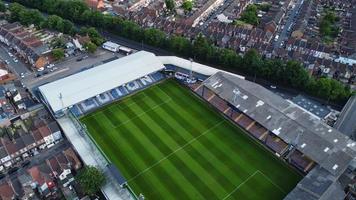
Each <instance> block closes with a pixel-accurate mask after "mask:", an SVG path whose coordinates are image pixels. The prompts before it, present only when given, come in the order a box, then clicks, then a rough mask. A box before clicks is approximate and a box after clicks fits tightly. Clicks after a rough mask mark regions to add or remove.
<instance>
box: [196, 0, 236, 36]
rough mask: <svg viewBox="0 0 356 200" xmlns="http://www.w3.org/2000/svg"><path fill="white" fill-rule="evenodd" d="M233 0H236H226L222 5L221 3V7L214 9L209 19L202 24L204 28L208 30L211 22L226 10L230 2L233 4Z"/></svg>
mask: <svg viewBox="0 0 356 200" xmlns="http://www.w3.org/2000/svg"><path fill="white" fill-rule="evenodd" d="M233 2H234V0H225V1H224V3H223V4H222V5H219V7H218V8H217V9H216V10H214V11H212V12H211V14H210V16H208V17H207V19H205V21H204V24H203V25H202V30H206V29H207V28H208V26H209V24H210V23H211V21H212V20H213V19H215V18H216V16H217V15H219V14H221V13H223V12H224V10H225V9H226V8H227V7H229V6H230V4H232V3H233Z"/></svg>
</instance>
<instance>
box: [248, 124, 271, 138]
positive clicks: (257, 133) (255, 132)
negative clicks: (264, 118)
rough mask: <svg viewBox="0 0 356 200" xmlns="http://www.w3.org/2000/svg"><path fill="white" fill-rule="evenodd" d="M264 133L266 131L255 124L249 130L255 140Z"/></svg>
mask: <svg viewBox="0 0 356 200" xmlns="http://www.w3.org/2000/svg"><path fill="white" fill-rule="evenodd" d="M266 131H268V130H267V129H266V128H265V127H263V126H261V125H259V124H256V123H255V124H254V125H252V126H251V128H250V129H249V132H250V133H251V134H252V135H253V136H254V137H256V138H260V137H261V136H262V135H263V134H264V133H266Z"/></svg>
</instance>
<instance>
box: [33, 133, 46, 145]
mask: <svg viewBox="0 0 356 200" xmlns="http://www.w3.org/2000/svg"><path fill="white" fill-rule="evenodd" d="M32 135H33V138H34V139H35V142H36V146H38V147H39V148H40V149H44V148H45V147H46V142H45V140H44V138H43V136H42V134H41V133H40V131H39V130H33V131H32Z"/></svg>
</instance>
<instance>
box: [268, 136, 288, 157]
mask: <svg viewBox="0 0 356 200" xmlns="http://www.w3.org/2000/svg"><path fill="white" fill-rule="evenodd" d="M265 143H266V145H267V146H268V147H269V148H271V149H272V150H273V151H274V152H276V153H278V154H281V153H282V151H283V150H284V149H285V148H286V147H287V146H288V144H287V143H285V142H284V141H283V140H281V139H280V138H278V137H277V136H275V135H271V134H268V135H267V137H266V139H265Z"/></svg>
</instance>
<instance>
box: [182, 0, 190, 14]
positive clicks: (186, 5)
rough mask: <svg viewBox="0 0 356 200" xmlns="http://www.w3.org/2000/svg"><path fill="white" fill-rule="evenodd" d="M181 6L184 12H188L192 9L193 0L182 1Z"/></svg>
mask: <svg viewBox="0 0 356 200" xmlns="http://www.w3.org/2000/svg"><path fill="white" fill-rule="evenodd" d="M182 8H183V9H184V11H185V12H190V11H192V9H193V0H184V1H183V3H182Z"/></svg>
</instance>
